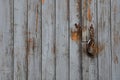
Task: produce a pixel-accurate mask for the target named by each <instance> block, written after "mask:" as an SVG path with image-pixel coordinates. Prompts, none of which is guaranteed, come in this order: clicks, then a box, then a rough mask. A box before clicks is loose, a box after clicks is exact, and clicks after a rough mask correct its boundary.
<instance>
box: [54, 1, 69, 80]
mask: <svg viewBox="0 0 120 80" xmlns="http://www.w3.org/2000/svg"><path fill="white" fill-rule="evenodd" d="M68 3H69V2H68V0H56V80H69V51H68V50H69V40H68V39H69V33H68V32H69V27H68V22H69V20H68V19H69V13H68Z"/></svg>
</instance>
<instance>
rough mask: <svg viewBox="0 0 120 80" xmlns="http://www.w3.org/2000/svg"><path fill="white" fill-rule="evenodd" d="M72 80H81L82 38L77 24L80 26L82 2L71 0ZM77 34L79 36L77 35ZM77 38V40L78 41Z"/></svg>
mask: <svg viewBox="0 0 120 80" xmlns="http://www.w3.org/2000/svg"><path fill="white" fill-rule="evenodd" d="M69 4H70V5H69V10H70V80H81V54H82V53H81V38H77V37H79V35H80V33H79V31H78V32H76V31H77V30H78V29H76V27H75V24H80V17H81V11H80V9H81V3H80V0H70V2H69ZM76 34H77V35H76ZM76 38H77V40H76Z"/></svg>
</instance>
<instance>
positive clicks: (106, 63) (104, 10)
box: [97, 0, 112, 80]
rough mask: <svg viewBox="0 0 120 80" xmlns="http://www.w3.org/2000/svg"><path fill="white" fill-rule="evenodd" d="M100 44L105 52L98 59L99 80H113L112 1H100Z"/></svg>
mask: <svg viewBox="0 0 120 80" xmlns="http://www.w3.org/2000/svg"><path fill="white" fill-rule="evenodd" d="M97 4H98V12H97V13H98V14H97V15H98V43H101V44H103V46H104V47H103V50H102V51H101V52H100V55H99V57H98V65H99V80H112V79H111V43H110V39H111V38H110V27H111V25H110V19H111V18H110V0H98V3H97Z"/></svg>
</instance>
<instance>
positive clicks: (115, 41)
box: [111, 0, 120, 80]
mask: <svg viewBox="0 0 120 80" xmlns="http://www.w3.org/2000/svg"><path fill="white" fill-rule="evenodd" d="M119 8H120V0H111V33H112V35H111V36H112V37H111V40H112V80H120V9H119Z"/></svg>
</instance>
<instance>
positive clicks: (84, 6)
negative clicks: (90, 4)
mask: <svg viewBox="0 0 120 80" xmlns="http://www.w3.org/2000/svg"><path fill="white" fill-rule="evenodd" d="M86 6H87V1H86V0H85V1H84V5H83V9H85V8H86Z"/></svg>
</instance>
